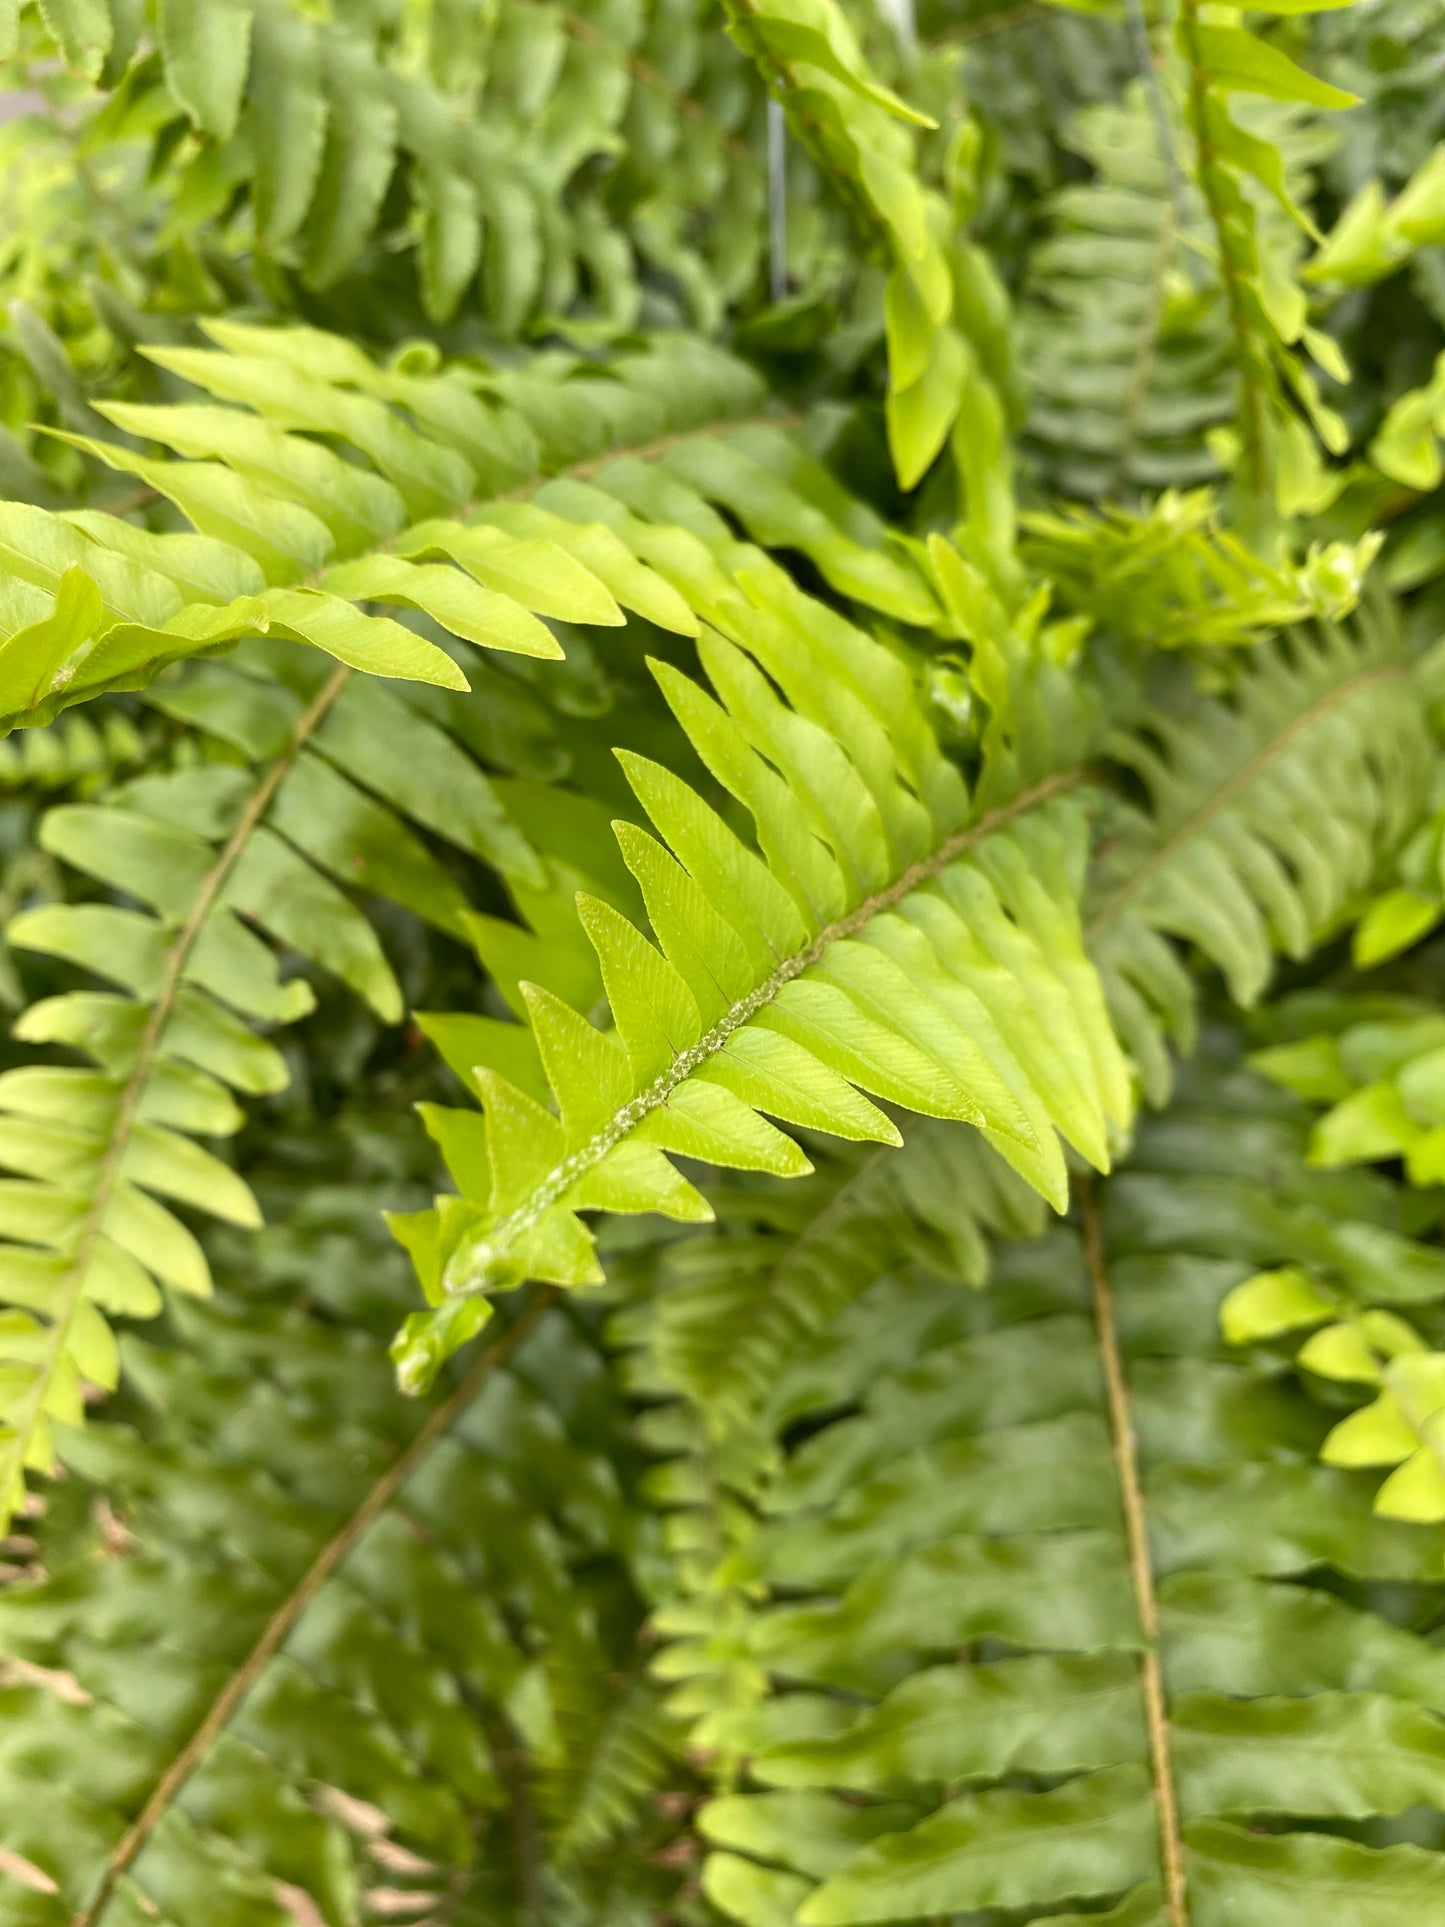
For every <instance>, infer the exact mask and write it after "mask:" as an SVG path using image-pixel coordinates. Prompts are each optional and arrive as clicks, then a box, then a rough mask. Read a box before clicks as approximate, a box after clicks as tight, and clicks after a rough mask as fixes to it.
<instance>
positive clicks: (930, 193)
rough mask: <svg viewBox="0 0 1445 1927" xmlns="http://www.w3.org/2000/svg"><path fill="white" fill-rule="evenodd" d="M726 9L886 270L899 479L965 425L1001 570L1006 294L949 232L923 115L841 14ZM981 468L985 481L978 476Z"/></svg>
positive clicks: (821, 9)
mask: <svg viewBox="0 0 1445 1927" xmlns="http://www.w3.org/2000/svg"><path fill="white" fill-rule="evenodd" d="M726 6H727V13H728V18H729V21H730V23H731V25H730V31H731V33H732V35H733V38H734V39H735V40H736V41H737V42H738V44H739V45H740V46H742V47H743V48H744V50H745V51H747V52H748V53H750V54H752V56H753V57H754V58H755V59H756V60H757V61H758V63H759V66H760V67H761V70H762V72H763V74H764V75H765V76H766V77H767V79H768V81H769V83H770V85H772V86H773V87H774V88H775V89H776V91H777V94H778V98H779V99H780V100H781V102H782V104H783V108H784V110H785V112H786V113H787V114H788V117H789V123H790V125H791V126H792V128H793V130H794V132H795V133H796V134H797V135H798V138H799V139H800V140H801V141H802V143H803V144H804V146H805V147H806V148H807V149H808V151H809V152H810V153H812V154H813V155H814V157H815V158H816V159H817V161H818V162H819V165H820V166H821V167H822V169H823V172H824V175H825V177H826V178H828V179H831V180H833V181H834V182H836V183H837V184H838V186H839V187H840V189H841V191H842V193H843V194H844V196H845V197H846V200H847V202H848V205H849V206H850V207H851V209H852V210H853V212H854V214H855V216H856V218H857V220H858V223H859V225H860V227H861V229H862V231H863V233H864V234H865V236H866V237H867V241H868V245H869V246H870V247H871V248H872V249H873V250H874V251H875V252H877V253H878V254H879V256H880V257H881V258H882V260H883V262H884V263H885V264H886V265H887V267H888V269H889V274H888V282H887V288H886V292H885V297H884V321H885V329H886V333H887V341H888V370H889V375H888V396H887V405H886V416H887V429H888V444H889V449H890V451H891V453H892V457H893V465H894V468H895V470H896V472H897V475H898V480H899V482H900V484H901V485H902V486H903V487H904V488H905V489H911V488H914V487H915V486H916V485H917V484H918V483H919V482H920V481H921V480H922V479H923V477H924V475H925V474H926V473H927V472H928V470H929V468H930V467H931V466H932V464H933V462H934V460H935V459H936V457H937V456H938V454H939V453H940V451H941V450H942V448H943V446H944V444H945V442H946V441H947V440H948V437H949V434H950V431H951V430H952V429H953V427H954V424H955V423H956V422H962V423H963V424H964V428H963V429H962V430H961V437H960V441H959V467H960V472H961V473H962V474H963V475H964V477H965V487H966V494H967V508H968V515H969V520H970V523H971V525H972V526H973V529H974V532H975V534H976V536H977V539H978V542H979V544H980V546H981V548H982V550H983V551H984V552H985V553H987V554H989V555H990V556H991V557H992V558H993V560H994V562H995V564H996V565H997V566H998V567H1000V568H1002V569H1006V568H1007V567H1008V565H1009V562H1010V559H1011V555H1012V545H1013V529H1012V510H1011V501H1010V499H1009V494H1008V487H1007V467H1008V452H1007V426H1008V420H1007V418H1008V413H1009V410H1010V407H1011V405H1012V397H1011V395H1010V393H1009V390H1010V387H1011V375H1010V363H1009V347H1008V334H1007V313H1008V303H1007V297H1006V296H1005V294H1004V290H1003V285H1002V283H1001V282H1000V280H999V278H998V275H997V273H996V271H995V269H994V267H993V264H992V263H991V262H990V261H989V259H988V257H987V256H986V255H985V254H984V253H983V252H982V250H981V249H978V248H976V247H974V246H973V245H972V244H971V243H969V242H967V241H966V240H962V239H954V238H953V237H952V235H951V234H950V229H951V227H953V226H954V225H955V224H954V223H953V221H952V219H951V215H950V210H949V209H948V206H947V203H946V202H945V201H944V199H943V197H942V196H941V195H940V194H939V193H938V192H937V191H936V190H933V189H930V188H928V187H926V186H925V185H924V183H923V182H922V180H921V179H920V177H919V173H918V167H917V160H916V157H915V154H914V144H913V141H912V139H911V137H910V134H909V132H908V131H907V126H908V124H912V125H913V126H917V125H920V124H922V125H925V126H928V125H931V124H932V123H931V122H930V120H929V118H928V116H926V115H923V114H920V113H919V112H918V111H917V110H916V109H915V108H913V107H911V106H910V105H909V104H908V103H907V102H906V101H904V100H902V99H900V98H899V97H898V95H896V94H894V93H893V92H892V91H891V90H890V89H888V88H886V87H884V86H883V85H882V84H881V83H880V82H879V81H878V79H877V77H876V76H875V75H874V73H873V72H872V69H871V68H870V67H869V65H868V62H867V59H866V57H865V55H864V53H863V50H862V48H861V47H860V46H859V44H858V41H857V38H856V35H855V34H854V32H853V29H852V27H851V25H850V23H849V21H848V19H847V16H846V15H845V14H844V13H843V11H842V10H841V9H840V8H838V7H836V6H833V5H829V4H827V0H786V4H778V3H776V0H726ZM985 470H989V471H991V472H992V480H993V483H994V487H993V488H992V489H987V488H984V487H982V486H981V483H982V479H983V474H984V471H985ZM1000 470H1002V471H1003V473H1002V474H1000V473H999V471H1000Z"/></svg>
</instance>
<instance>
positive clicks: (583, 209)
mask: <svg viewBox="0 0 1445 1927" xmlns="http://www.w3.org/2000/svg"><path fill="white" fill-rule="evenodd" d="M43 23H48V25H49V26H50V28H51V29H52V31H53V34H54V41H55V44H56V46H57V48H58V50H59V52H60V54H61V55H62V57H63V58H64V59H65V60H67V61H68V62H69V63H70V64H71V66H72V67H74V68H77V69H79V70H80V71H81V72H82V73H85V74H87V75H90V76H92V77H96V76H100V77H101V78H102V79H103V80H104V82H105V83H106V84H107V85H109V86H111V87H112V88H113V92H111V94H110V95H109V98H108V99H107V100H106V101H105V103H104V105H103V106H102V107H101V109H100V111H99V112H98V113H97V114H94V115H93V116H92V117H91V121H90V125H89V127H88V128H87V130H86V133H85V136H84V145H85V147H86V148H88V149H90V150H95V149H96V148H101V147H104V146H105V145H107V144H109V143H111V142H120V143H126V142H132V143H136V144H138V145H140V146H141V147H142V149H143V151H144V150H148V151H149V154H150V157H151V164H152V167H153V169H154V170H155V171H157V172H159V173H161V174H163V175H164V177H165V178H166V182H167V187H166V192H165V196H164V200H165V202H166V203H167V204H168V205H166V206H165V209H164V218H163V220H162V221H161V222H160V223H159V224H156V223H154V222H146V223H143V224H142V225H141V227H140V234H139V236H138V240H139V241H140V251H141V253H142V254H143V255H147V256H150V257H151V260H152V262H153V264H154V271H155V272H156V273H157V275H158V276H159V275H163V274H166V273H167V271H168V270H169V269H170V267H171V263H170V262H168V260H167V256H168V254H171V253H172V252H173V251H174V250H176V249H178V248H179V249H182V250H184V251H185V252H186V253H187V254H188V255H189V256H190V259H191V264H192V265H191V272H192V278H193V281H196V282H199V284H200V288H201V290H202V292H203V295H204V291H205V288H206V284H207V282H208V281H209V282H210V284H211V290H212V292H211V298H210V299H209V300H207V299H204V298H203V300H202V303H201V305H202V306H204V307H210V306H212V305H221V292H220V291H221V288H223V287H224V285H225V278H226V276H227V273H228V269H229V271H230V272H232V273H233V272H234V269H233V268H229V264H230V263H232V262H234V261H235V260H236V259H237V257H238V256H239V257H241V258H243V259H244V257H245V255H246V254H248V253H250V252H252V251H254V254H255V257H256V271H257V275H258V277H259V281H260V286H261V287H262V288H264V289H266V290H268V292H269V293H270V295H271V297H272V298H273V299H274V300H275V301H276V302H277V304H278V305H279V306H281V307H282V308H295V307H296V306H297V305H300V304H304V303H305V302H307V301H308V300H311V301H314V300H316V299H318V298H321V299H322V300H323V306H324V305H325V302H324V297H326V296H327V295H329V294H331V293H333V291H338V292H339V291H340V290H343V289H345V288H348V287H350V288H356V287H357V286H358V285H364V277H366V276H367V275H369V274H375V273H376V272H377V271H378V269H380V268H382V266H383V264H384V263H385V259H386V255H387V253H388V252H389V251H396V250H398V249H399V250H401V251H403V252H404V254H405V255H406V257H408V258H407V269H408V272H407V274H406V276H405V278H404V279H400V286H399V290H398V291H399V293H400V294H401V295H402V298H403V299H404V300H405V301H406V302H407V303H408V305H411V306H413V307H414V308H415V311H416V314H417V318H418V320H420V319H422V318H423V317H424V318H425V319H426V320H427V321H429V322H431V323H433V324H440V323H446V322H449V321H452V320H453V319H454V317H456V316H457V314H458V312H459V310H464V309H465V310H470V311H472V312H474V313H476V312H480V313H481V314H483V315H484V316H485V317H486V319H487V321H488V323H489V324H490V326H491V327H492V328H493V329H494V330H495V331H496V332H497V333H498V334H501V335H504V336H517V335H519V334H521V333H523V332H524V331H525V330H526V329H527V328H528V326H529V325H530V324H532V323H533V322H534V321H536V320H537V319H539V318H541V319H550V318H551V317H554V316H557V315H561V314H565V313H567V312H569V311H571V310H573V309H574V308H581V309H582V310H583V311H585V312H587V313H588V314H589V315H590V317H591V318H593V319H594V320H597V321H601V322H605V323H607V324H609V325H611V326H613V327H630V326H631V325H633V324H634V323H635V322H636V321H637V320H638V319H639V317H640V316H641V315H642V314H643V312H644V309H645V307H646V306H648V305H649V304H652V305H655V308H656V310H657V311H656V312H654V313H653V314H651V315H649V317H648V318H649V319H650V320H651V321H652V323H653V325H657V324H658V323H666V322H669V321H670V322H672V323H673V324H674V325H675V324H677V323H681V322H687V323H691V324H692V325H695V326H700V327H703V328H709V329H710V328H712V327H714V326H716V324H717V322H718V320H719V318H720V316H721V313H722V311H723V307H724V304H726V303H729V302H732V301H736V300H737V299H738V298H739V297H740V296H742V295H743V294H745V293H746V292H748V291H749V288H750V284H751V283H752V281H753V278H754V276H755V273H756V269H757V263H758V259H759V250H760V246H762V245H763V244H764V243H763V237H762V233H761V226H760V216H761V212H762V204H763V192H764V186H763V173H762V167H761V162H760V149H759V144H758V142H757V141H756V140H755V139H754V138H753V135H754V125H753V124H754V122H755V121H756V118H757V108H758V105H759V100H758V89H757V87H756V85H755V84H754V83H751V82H750V77H749V73H748V69H747V67H746V64H745V63H744V62H742V61H741V60H739V59H738V58H737V57H736V56H735V55H731V56H730V50H728V49H727V48H726V47H725V46H719V45H718V44H717V32H716V25H715V23H714V22H712V21H711V20H709V18H708V16H707V15H706V13H703V14H702V15H701V16H699V14H698V13H697V11H696V10H695V9H693V8H691V7H679V6H676V5H667V6H663V5H657V6H652V5H642V4H638V5H633V6H626V7H622V8H617V7H610V6H598V5H594V4H590V3H589V0H581V4H579V5H577V6H575V7H571V8H564V7H554V6H546V7H537V6H531V5H527V4H522V3H521V0H507V4H505V5H503V6H500V7H491V6H484V5H481V4H479V0H462V3H461V4H452V5H445V4H443V5H435V6H427V7H414V8H409V9H405V10H403V9H402V8H399V7H389V6H379V7H366V6H341V7H337V8H334V9H333V8H329V7H328V8H313V7H303V6H299V5H296V4H293V0H148V3H147V0H141V4H139V5H133V4H129V3H128V0H126V3H123V0H94V3H93V4H90V5H88V6H74V5H59V6H50V7H47V6H45V5H42V6H41V9H40V19H39V20H38V21H35V22H34V23H33V24H34V25H35V26H37V27H38V26H40V25H41V24H43ZM619 152H622V153H624V154H625V165H624V166H622V167H621V168H618V169H614V170H609V169H608V168H607V166H606V162H607V160H608V158H609V157H610V156H612V155H614V154H617V153H619ZM664 276H665V277H666V279H667V282H668V284H669V290H668V294H667V295H664V296H662V298H661V299H660V300H659V298H658V295H657V294H655V293H650V292H649V290H648V286H647V284H648V282H649V281H653V282H656V281H657V280H658V279H660V278H661V277H664ZM390 278H391V279H392V280H393V281H397V280H398V279H399V277H397V276H396V274H395V273H394V272H393V273H392V275H391V277H390ZM218 282H219V285H217V284H218ZM327 311H328V312H331V313H335V309H334V307H333V308H329V309H328V310H327Z"/></svg>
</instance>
